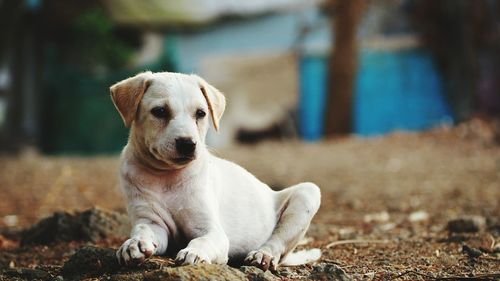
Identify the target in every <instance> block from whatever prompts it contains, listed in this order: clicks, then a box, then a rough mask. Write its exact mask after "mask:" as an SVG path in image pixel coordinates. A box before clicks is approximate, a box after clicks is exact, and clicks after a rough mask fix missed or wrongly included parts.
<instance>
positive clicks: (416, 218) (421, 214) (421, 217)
mask: <svg viewBox="0 0 500 281" xmlns="http://www.w3.org/2000/svg"><path fill="white" fill-rule="evenodd" d="M428 219H429V214H428V213H427V212H426V211H416V212H413V213H411V214H410V215H409V216H408V220H409V221H410V222H421V221H426V220H428Z"/></svg>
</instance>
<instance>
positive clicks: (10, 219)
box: [3, 215, 19, 227]
mask: <svg viewBox="0 0 500 281" xmlns="http://www.w3.org/2000/svg"><path fill="white" fill-rule="evenodd" d="M3 223H4V224H5V225H6V226H7V227H16V226H17V225H18V224H19V219H18V217H17V216H16V215H7V216H5V217H3Z"/></svg>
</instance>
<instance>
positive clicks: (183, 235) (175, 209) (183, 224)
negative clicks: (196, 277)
mask: <svg viewBox="0 0 500 281" xmlns="http://www.w3.org/2000/svg"><path fill="white" fill-rule="evenodd" d="M110 91H111V98H112V100H113V103H114V105H115V106H116V108H117V110H118V112H119V113H120V115H121V117H122V118H123V121H124V123H125V126H127V127H130V137H129V140H128V143H127V145H126V146H125V148H124V149H123V152H122V154H121V167H120V186H121V189H122V190H123V193H124V194H125V198H126V201H127V204H128V205H127V211H128V214H129V217H130V219H131V222H132V226H133V228H132V231H131V235H130V239H128V240H127V241H125V243H123V245H122V246H121V247H120V249H119V250H118V251H117V253H116V256H117V258H118V260H119V261H120V263H122V264H126V265H133V264H138V263H141V262H143V261H144V260H145V259H147V258H149V257H150V256H152V255H155V254H156V255H162V254H171V255H175V254H177V255H176V258H175V260H176V262H177V263H178V264H197V263H219V264H225V263H227V261H228V259H240V260H244V262H245V263H247V264H250V265H255V266H257V267H259V268H261V269H263V270H267V269H268V268H274V269H276V267H277V266H278V265H280V264H283V265H296V264H302V263H307V262H311V261H314V260H317V259H319V257H320V255H321V253H320V251H319V249H313V250H309V251H301V252H296V253H293V252H292V251H293V250H294V249H295V247H296V246H297V244H298V243H299V240H300V239H301V238H302V237H303V235H304V234H305V232H306V230H307V229H308V227H309V224H310V222H311V219H312V217H313V216H314V214H315V213H316V212H317V210H318V208H319V206H320V190H319V188H318V187H317V186H316V185H315V184H313V183H301V184H298V185H294V186H292V187H289V188H287V189H284V190H281V191H273V190H272V189H271V188H269V186H267V185H266V184H264V183H262V182H261V181H259V180H258V179H257V178H255V177H254V176H253V175H252V174H250V173H249V172H247V171H246V170H245V169H243V168H242V167H240V166H238V165H236V164H234V163H232V162H229V161H226V160H223V159H220V158H218V157H216V156H214V155H212V154H210V153H209V151H208V150H207V148H206V146H205V144H204V143H205V135H206V133H207V130H208V127H209V120H208V119H209V118H210V119H211V120H212V123H213V126H214V128H215V129H216V130H217V129H218V127H219V122H220V119H221V117H222V113H223V112H224V107H225V104H226V101H225V98H224V96H223V95H222V93H221V92H219V91H218V90H217V89H215V88H214V87H213V86H211V85H210V84H208V83H207V82H206V81H205V80H203V79H202V78H200V77H198V76H196V75H186V74H180V73H170V72H162V73H151V72H144V73H140V74H138V75H136V76H134V77H131V78H128V79H126V80H123V81H121V82H119V83H116V84H115V85H113V86H112V87H111V88H110Z"/></svg>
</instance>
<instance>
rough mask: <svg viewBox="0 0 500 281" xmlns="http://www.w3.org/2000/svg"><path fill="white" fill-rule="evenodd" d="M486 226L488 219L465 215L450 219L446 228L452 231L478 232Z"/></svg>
mask: <svg viewBox="0 0 500 281" xmlns="http://www.w3.org/2000/svg"><path fill="white" fill-rule="evenodd" d="M485 226H486V219H485V218H484V217H481V216H465V217H461V218H456V219H453V220H450V221H448V225H447V226H446V229H448V231H450V232H478V231H480V230H481V229H484V228H485Z"/></svg>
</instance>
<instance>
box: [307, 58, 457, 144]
mask: <svg viewBox="0 0 500 281" xmlns="http://www.w3.org/2000/svg"><path fill="white" fill-rule="evenodd" d="M359 63H360V64H359V68H358V71H359V72H358V75H357V80H356V91H355V96H354V101H353V106H354V108H353V120H354V124H353V127H354V133H355V134H359V135H361V136H374V135H381V134H385V133H389V132H392V131H396V130H410V131H418V130H424V129H429V128H432V127H436V126H439V125H442V124H451V123H453V117H452V114H451V110H450V108H449V105H448V103H447V101H446V100H445V98H444V96H445V95H444V91H443V85H442V81H441V78H440V76H439V73H438V71H437V69H436V67H435V65H434V63H433V61H432V59H431V57H430V55H429V54H427V53H425V52H423V51H421V50H418V49H407V50H399V51H384V50H364V51H362V52H361V55H360V59H359ZM300 71H301V78H300V81H301V87H300V89H301V104H300V105H299V106H300V131H301V133H302V135H303V137H304V138H305V139H306V140H316V139H319V138H320V137H321V136H322V135H323V123H324V122H323V118H324V117H323V116H324V111H325V98H326V84H327V81H326V76H327V60H326V57H325V56H313V55H306V56H304V58H303V59H302V60H301V69H300Z"/></svg>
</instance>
